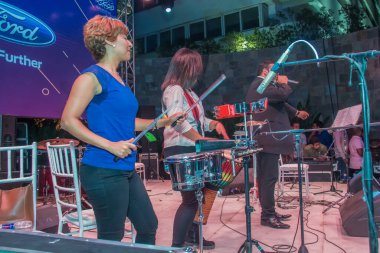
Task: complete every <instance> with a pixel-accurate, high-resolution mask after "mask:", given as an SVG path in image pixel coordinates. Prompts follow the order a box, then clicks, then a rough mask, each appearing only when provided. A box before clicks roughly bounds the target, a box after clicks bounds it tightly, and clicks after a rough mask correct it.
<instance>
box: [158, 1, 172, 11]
mask: <svg viewBox="0 0 380 253" xmlns="http://www.w3.org/2000/svg"><path fill="white" fill-rule="evenodd" d="M161 4H162V8H163V9H164V10H165V12H166V13H170V12H172V9H173V6H174V0H161Z"/></svg>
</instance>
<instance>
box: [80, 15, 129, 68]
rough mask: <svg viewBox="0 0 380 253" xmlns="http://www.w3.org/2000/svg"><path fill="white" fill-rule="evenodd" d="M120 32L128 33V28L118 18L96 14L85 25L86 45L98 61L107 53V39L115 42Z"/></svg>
mask: <svg viewBox="0 0 380 253" xmlns="http://www.w3.org/2000/svg"><path fill="white" fill-rule="evenodd" d="M119 34H128V28H127V27H126V26H125V24H124V23H123V22H121V21H120V20H118V19H114V18H110V17H106V16H101V15H96V16H95V17H93V18H91V19H90V20H88V21H87V23H86V24H85V25H84V27H83V37H84V45H85V46H86V48H87V49H88V50H89V51H90V53H91V54H92V56H93V57H94V59H95V60H96V61H99V60H100V59H102V58H103V57H104V55H105V54H106V47H105V45H106V40H108V41H110V42H113V41H115V40H116V37H117V36H118V35H119Z"/></svg>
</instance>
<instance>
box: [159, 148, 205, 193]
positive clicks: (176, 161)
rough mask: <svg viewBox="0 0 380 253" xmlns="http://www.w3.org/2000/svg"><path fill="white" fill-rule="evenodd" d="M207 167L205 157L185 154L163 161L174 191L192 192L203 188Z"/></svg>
mask: <svg viewBox="0 0 380 253" xmlns="http://www.w3.org/2000/svg"><path fill="white" fill-rule="evenodd" d="M207 166H208V161H207V156H205V155H199V154H198V155H197V154H195V153H187V154H181V155H175V156H170V157H168V158H166V159H165V160H164V167H165V171H166V172H169V174H170V178H171V181H172V188H173V190H174V191H194V190H196V189H199V188H203V186H204V179H203V176H204V171H205V168H207Z"/></svg>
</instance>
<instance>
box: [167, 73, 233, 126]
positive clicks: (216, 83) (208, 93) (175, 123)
mask: <svg viewBox="0 0 380 253" xmlns="http://www.w3.org/2000/svg"><path fill="white" fill-rule="evenodd" d="M225 79H226V76H225V75H224V74H222V75H220V77H219V78H218V79H216V81H215V82H214V83H213V84H211V86H210V87H209V88H208V89H207V90H206V91H205V92H203V94H202V95H201V96H200V97H199V98H198V100H197V101H196V102H195V103H194V104H193V105H192V106H190V107H189V109H187V110H186V111H185V112H184V115H187V114H188V113H189V112H190V111H191V110H193V109H194V108H195V106H197V104H198V103H199V102H201V101H202V100H204V99H205V98H206V97H207V96H208V95H210V93H211V92H213V91H214V90H215V89H216V88H217V87H218V86H219V84H221V83H222V82H223V81H224V80H225ZM180 119H181V117H179V118H178V119H177V120H176V121H174V122H173V123H172V124H171V126H172V127H175V126H176V125H177V122H178V120H180Z"/></svg>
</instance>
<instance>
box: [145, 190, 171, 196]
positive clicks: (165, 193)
mask: <svg viewBox="0 0 380 253" xmlns="http://www.w3.org/2000/svg"><path fill="white" fill-rule="evenodd" d="M171 191H173V190H169V191H167V192H161V193H156V194H149V195H148V196H149V197H153V196H158V195H173V193H172V192H171Z"/></svg>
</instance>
